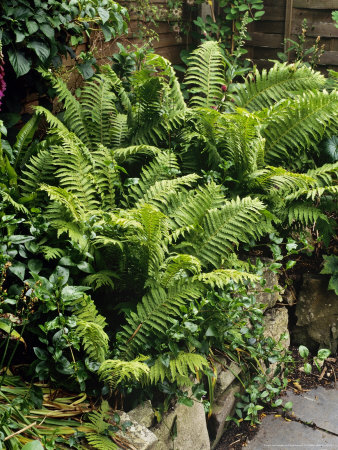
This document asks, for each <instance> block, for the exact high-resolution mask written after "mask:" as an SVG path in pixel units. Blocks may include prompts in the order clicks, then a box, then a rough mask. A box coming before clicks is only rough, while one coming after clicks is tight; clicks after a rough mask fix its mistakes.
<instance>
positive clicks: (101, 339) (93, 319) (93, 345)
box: [76, 296, 109, 362]
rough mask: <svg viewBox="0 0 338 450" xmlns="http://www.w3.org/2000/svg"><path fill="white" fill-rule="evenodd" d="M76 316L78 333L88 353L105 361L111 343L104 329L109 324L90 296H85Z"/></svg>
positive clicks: (96, 359) (91, 356)
mask: <svg viewBox="0 0 338 450" xmlns="http://www.w3.org/2000/svg"><path fill="white" fill-rule="evenodd" d="M76 317H77V320H76V334H77V335H78V336H79V337H80V338H81V341H82V345H83V348H84V350H85V352H86V354H87V355H88V356H89V358H90V359H92V360H94V361H98V362H103V361H104V359H105V357H106V354H107V352H108V343H109V337H108V335H107V334H106V333H105V331H104V327H105V326H106V325H107V324H106V321H105V318H104V317H103V316H101V315H100V314H99V313H98V311H97V309H96V306H95V304H94V302H93V300H92V299H91V298H90V297H88V296H84V298H83V300H82V302H81V309H80V310H79V311H77V312H76Z"/></svg>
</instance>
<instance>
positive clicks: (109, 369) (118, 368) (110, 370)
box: [98, 356, 149, 389]
mask: <svg viewBox="0 0 338 450" xmlns="http://www.w3.org/2000/svg"><path fill="white" fill-rule="evenodd" d="M147 359H148V358H147V357H145V356H139V357H137V358H135V359H133V360H132V361H121V360H119V359H107V360H106V361H104V362H103V363H102V364H101V366H100V368H99V371H98V373H99V376H100V379H101V380H103V381H105V382H106V383H108V384H109V385H110V387H111V388H112V389H115V388H116V387H117V386H118V385H119V384H120V383H122V382H128V381H130V382H133V381H141V380H145V379H146V378H147V377H148V374H149V367H148V366H147V365H146V364H145V363H144V362H143V361H145V360H147Z"/></svg>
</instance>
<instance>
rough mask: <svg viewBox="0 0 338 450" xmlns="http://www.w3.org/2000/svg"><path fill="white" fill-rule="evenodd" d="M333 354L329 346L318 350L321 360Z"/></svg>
mask: <svg viewBox="0 0 338 450" xmlns="http://www.w3.org/2000/svg"><path fill="white" fill-rule="evenodd" d="M330 355H331V351H330V350H329V349H328V348H322V349H321V350H318V354H317V357H318V358H319V359H321V360H324V359H326V358H328V357H329V356H330Z"/></svg>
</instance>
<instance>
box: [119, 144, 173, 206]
mask: <svg viewBox="0 0 338 450" xmlns="http://www.w3.org/2000/svg"><path fill="white" fill-rule="evenodd" d="M178 173H179V166H178V162H177V159H176V156H175V155H174V154H173V153H172V152H168V151H163V152H161V153H159V154H158V155H157V156H156V157H155V158H154V160H153V161H152V162H150V163H149V164H147V165H146V166H144V167H143V168H142V170H141V177H140V180H139V183H138V184H136V185H133V186H131V188H130V189H129V195H128V197H129V198H130V199H133V200H134V201H137V200H138V199H140V198H143V197H144V196H145V195H146V194H147V192H148V189H149V188H150V187H151V186H153V185H154V184H155V183H156V182H157V181H161V180H167V179H170V178H174V177H175V176H177V174H178Z"/></svg>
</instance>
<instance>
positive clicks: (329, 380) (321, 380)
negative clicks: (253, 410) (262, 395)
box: [216, 348, 338, 450]
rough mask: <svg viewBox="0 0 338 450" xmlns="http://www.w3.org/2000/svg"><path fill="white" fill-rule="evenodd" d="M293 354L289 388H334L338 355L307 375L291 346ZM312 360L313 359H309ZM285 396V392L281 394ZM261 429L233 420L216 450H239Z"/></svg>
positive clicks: (269, 410) (298, 390)
mask: <svg viewBox="0 0 338 450" xmlns="http://www.w3.org/2000/svg"><path fill="white" fill-rule="evenodd" d="M291 351H292V356H293V358H294V361H295V364H294V367H293V369H291V373H290V374H289V377H288V380H289V384H288V387H287V389H288V390H293V392H294V393H295V394H301V393H302V392H305V391H307V390H310V389H314V388H316V387H317V386H323V387H325V388H327V389H333V388H334V387H335V386H336V383H337V382H338V355H335V356H332V357H330V358H328V359H327V360H326V361H325V363H324V365H323V366H322V367H321V368H320V371H318V369H317V367H316V366H315V365H313V369H312V373H311V374H309V375H307V374H306V373H305V372H304V371H303V370H302V367H303V364H304V361H303V360H302V359H301V358H300V356H299V353H298V349H297V348H291ZM309 362H311V361H309ZM281 395H282V396H283V393H282V394H281ZM277 413H278V414H280V413H281V411H280V410H278V411H277V410H276V408H275V409H273V408H266V409H264V410H263V413H262V417H263V415H267V414H277ZM258 430H259V424H258V425H253V426H252V425H250V424H249V423H248V422H244V421H243V422H241V423H240V425H239V426H237V425H236V424H235V423H234V422H231V423H230V424H229V425H228V427H227V429H226V431H225V432H224V434H223V436H222V438H221V440H220V442H219V444H218V446H217V447H216V450H228V449H229V450H230V449H231V450H232V449H233V450H238V449H241V448H243V447H245V446H246V442H247V441H248V440H250V441H251V440H252V439H253V437H254V436H255V434H256V433H257V432H258Z"/></svg>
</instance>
